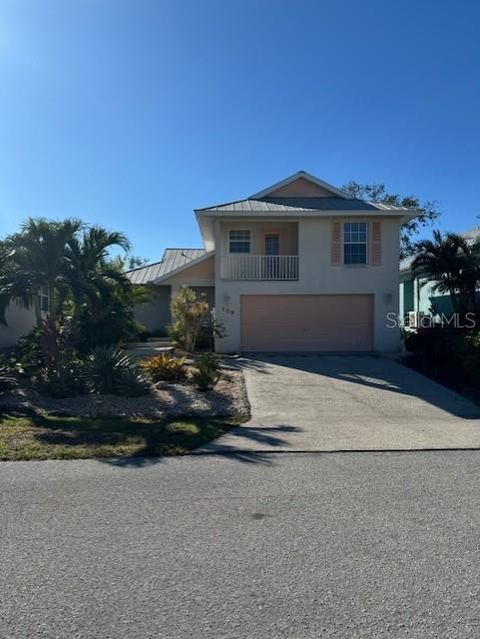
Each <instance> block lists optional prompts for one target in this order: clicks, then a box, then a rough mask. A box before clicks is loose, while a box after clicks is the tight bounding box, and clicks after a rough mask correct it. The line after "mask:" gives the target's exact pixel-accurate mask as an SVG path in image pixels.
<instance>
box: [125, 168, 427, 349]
mask: <svg viewBox="0 0 480 639" xmlns="http://www.w3.org/2000/svg"><path fill="white" fill-rule="evenodd" d="M195 213H196V217H197V221H198V224H199V226H200V231H201V235H202V238H203V242H204V249H167V251H166V252H165V255H164V258H163V259H162V260H161V261H160V262H158V263H157V264H154V265H149V266H147V267H141V268H139V269H135V270H134V271H131V272H130V274H129V276H130V277H131V279H132V281H134V282H137V283H150V284H152V283H153V284H155V285H156V286H157V287H158V288H157V291H158V293H157V298H156V300H155V302H154V303H153V304H152V305H150V306H149V307H148V308H145V309H143V311H140V310H139V313H138V319H139V320H140V321H143V322H144V323H145V324H146V325H147V328H148V329H149V330H155V329H156V328H157V327H155V322H156V323H157V324H158V329H160V330H161V326H162V325H164V324H165V322H166V321H168V300H169V297H170V295H171V292H172V290H173V291H174V290H175V289H176V288H178V287H179V286H181V285H182V284H186V285H188V286H191V287H194V288H197V289H199V290H202V291H204V292H207V293H208V294H209V296H210V299H211V300H212V302H213V304H214V306H215V313H216V317H217V319H218V320H219V321H220V322H222V323H223V324H224V326H225V333H226V335H225V337H223V338H222V339H219V340H217V344H216V350H217V351H219V352H237V351H246V352H255V351H257V352H259V351H264V352H275V351H278V352H281V351H319V352H321V351H378V352H391V351H395V350H397V349H398V345H399V329H398V327H397V326H395V322H394V321H393V319H392V318H394V316H395V315H396V314H398V286H399V246H400V242H399V235H400V233H399V232H400V226H401V224H402V223H403V222H405V221H406V220H408V219H410V218H411V217H412V216H414V215H416V214H417V213H418V211H415V210H412V209H406V208H404V207H398V206H390V205H385V204H379V203H372V202H365V201H362V200H358V199H355V198H351V197H349V196H348V195H346V194H345V193H343V192H342V191H340V190H339V189H337V188H335V187H334V186H332V185H330V184H327V183H326V182H323V181H322V180H320V179H318V178H316V177H314V176H312V175H309V174H308V173H305V172H304V171H300V172H299V173H296V174H295V175H292V176H291V177H289V178H287V179H285V180H282V181H281V182H279V183H277V184H274V185H273V186H270V187H268V188H267V189H265V190H263V191H261V192H259V193H255V194H254V195H252V196H250V197H249V198H247V199H245V200H239V201H235V202H229V203H227V204H218V205H215V206H210V207H207V208H201V209H197V210H196V211H195ZM389 318H390V319H389Z"/></svg>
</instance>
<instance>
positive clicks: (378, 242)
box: [371, 222, 382, 266]
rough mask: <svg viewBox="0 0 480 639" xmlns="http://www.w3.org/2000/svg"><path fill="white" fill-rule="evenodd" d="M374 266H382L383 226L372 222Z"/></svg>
mask: <svg viewBox="0 0 480 639" xmlns="http://www.w3.org/2000/svg"><path fill="white" fill-rule="evenodd" d="M371 251H372V266H380V264H381V263H382V225H381V223H380V222H372V245H371Z"/></svg>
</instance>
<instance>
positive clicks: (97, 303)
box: [67, 226, 131, 317]
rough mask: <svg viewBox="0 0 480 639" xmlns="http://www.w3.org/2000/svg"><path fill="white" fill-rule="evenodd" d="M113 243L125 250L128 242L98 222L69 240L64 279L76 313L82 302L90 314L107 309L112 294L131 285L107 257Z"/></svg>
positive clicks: (77, 314) (114, 245)
mask: <svg viewBox="0 0 480 639" xmlns="http://www.w3.org/2000/svg"><path fill="white" fill-rule="evenodd" d="M115 247H119V248H121V249H123V250H124V251H128V250H129V249H130V243H129V241H128V240H127V238H126V237H125V235H123V233H117V232H110V231H106V230H105V229H103V228H101V227H99V226H92V227H90V228H88V229H85V230H84V231H83V233H82V234H81V235H77V236H75V237H74V238H73V239H72V240H71V241H70V242H69V244H68V248H67V260H68V282H69V286H70V289H71V292H72V298H73V301H74V312H75V315H76V317H78V316H79V314H80V312H81V310H82V308H84V307H85V306H88V307H89V309H90V311H91V312H92V313H93V315H94V316H95V315H99V314H100V315H101V314H104V313H108V305H109V301H110V300H111V299H112V296H113V295H115V294H118V291H119V290H125V289H129V288H130V287H131V283H130V280H129V279H128V278H127V277H126V276H125V275H124V273H122V272H121V270H120V269H119V268H118V267H117V266H116V263H115V262H114V261H112V259H111V258H110V254H109V252H110V250H111V249H112V248H115Z"/></svg>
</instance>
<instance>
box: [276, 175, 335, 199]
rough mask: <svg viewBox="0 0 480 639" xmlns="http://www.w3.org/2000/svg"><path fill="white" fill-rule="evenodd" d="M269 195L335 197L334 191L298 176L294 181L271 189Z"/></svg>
mask: <svg viewBox="0 0 480 639" xmlns="http://www.w3.org/2000/svg"><path fill="white" fill-rule="evenodd" d="M269 197H335V193H332V192H331V191H328V190H327V189H324V188H323V187H321V186H319V185H317V184H314V183H313V182H310V180H305V178H299V179H298V180H295V182H291V183H290V184H287V185H286V186H281V187H280V188H279V189H277V190H276V191H272V192H271V193H269Z"/></svg>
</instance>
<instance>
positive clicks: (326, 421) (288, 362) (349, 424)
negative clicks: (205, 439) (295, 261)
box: [199, 355, 480, 452]
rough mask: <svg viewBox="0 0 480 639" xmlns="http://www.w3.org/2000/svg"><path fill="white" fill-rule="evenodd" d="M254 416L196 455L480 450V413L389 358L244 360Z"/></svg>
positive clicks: (318, 356)
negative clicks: (222, 453)
mask: <svg viewBox="0 0 480 639" xmlns="http://www.w3.org/2000/svg"><path fill="white" fill-rule="evenodd" d="M242 366H243V369H244V371H245V378H246V384H247V390H248V395H249V398H250V402H251V407H252V418H251V421H250V422H248V423H247V424H245V425H243V426H241V427H239V428H236V429H235V430H233V431H231V432H230V433H228V434H227V435H226V436H224V437H222V438H220V439H219V440H217V441H216V442H213V443H212V444H210V445H208V446H206V447H204V448H203V449H201V451H199V452H230V451H238V450H242V451H269V452H273V451H275V452H280V451H292V452H293V451H297V452H298V451H338V450H412V449H430V448H438V449H442V448H480V407H479V406H477V405H475V404H474V403H472V402H470V401H468V400H466V399H464V398H463V397H460V396H459V395H457V394H456V393H454V392H452V391H450V390H448V389H446V388H445V387H443V386H440V385H439V384H436V383H434V382H432V381H431V380H429V379H427V378H426V377H423V376H422V375H419V374H418V373H415V372H414V371H412V370H410V369H408V368H406V367H405V366H402V365H401V364H399V363H397V362H395V361H392V360H390V359H386V358H380V357H375V356H364V355H359V356H354V355H304V356H301V355H292V356H286V355H283V356H280V355H279V356H267V357H258V358H256V359H247V360H243V362H242Z"/></svg>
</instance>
